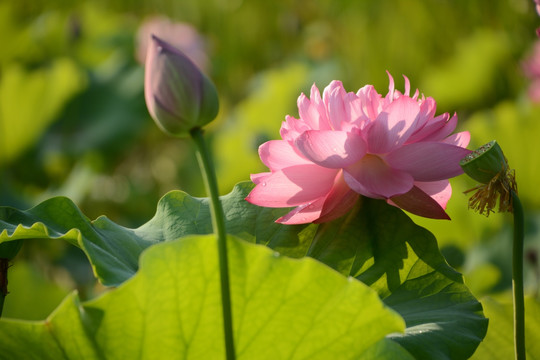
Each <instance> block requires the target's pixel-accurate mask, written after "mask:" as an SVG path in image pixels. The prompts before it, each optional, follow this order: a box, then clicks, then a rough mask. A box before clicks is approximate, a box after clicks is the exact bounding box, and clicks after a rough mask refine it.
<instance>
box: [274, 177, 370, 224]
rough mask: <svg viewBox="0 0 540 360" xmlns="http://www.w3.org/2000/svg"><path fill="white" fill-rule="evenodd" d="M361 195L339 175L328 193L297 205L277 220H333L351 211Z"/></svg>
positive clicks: (283, 222) (300, 222)
mask: <svg viewBox="0 0 540 360" xmlns="http://www.w3.org/2000/svg"><path fill="white" fill-rule="evenodd" d="M359 196H360V195H359V194H357V193H356V192H354V191H353V190H351V188H349V186H348V185H347V183H346V182H345V180H344V179H343V176H337V177H336V180H335V183H334V186H333V187H332V190H330V192H329V193H328V195H326V196H325V197H321V198H319V199H317V200H315V201H313V202H311V203H308V204H304V205H301V206H298V207H296V208H295V209H293V210H292V211H291V212H289V213H288V214H287V215H285V216H283V217H281V218H279V219H278V220H277V221H276V222H279V223H282V224H305V223H309V222H314V223H323V222H328V221H332V220H334V219H337V218H339V217H341V216H343V215H345V214H346V213H347V212H349V210H350V209H351V208H352V207H353V206H354V204H356V201H357V200H358V198H359Z"/></svg>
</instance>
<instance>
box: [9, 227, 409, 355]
mask: <svg viewBox="0 0 540 360" xmlns="http://www.w3.org/2000/svg"><path fill="white" fill-rule="evenodd" d="M216 249H217V246H216V241H215V238H214V237H213V236H204V237H186V238H183V239H181V240H178V241H171V242H168V243H165V244H161V245H159V246H155V247H152V248H151V249H149V250H148V251H146V252H145V253H144V255H143V256H142V258H141V270H140V272H138V273H137V274H136V275H135V276H134V277H133V278H132V279H130V280H129V281H128V282H126V283H124V284H123V285H121V286H120V287H119V288H117V289H114V290H111V291H110V292H109V293H107V294H105V295H103V296H102V297H100V298H98V299H96V300H93V301H89V302H86V303H83V304H80V303H79V301H78V299H77V296H76V295H75V294H73V295H71V296H69V297H67V298H66V300H65V301H64V302H63V304H62V305H61V306H60V307H59V308H58V309H57V310H56V311H55V312H54V313H53V314H52V315H51V316H50V317H49V318H48V319H47V320H45V321H43V322H31V323H29V322H25V323H22V322H17V321H13V320H2V321H1V322H0V333H1V336H0V344H1V347H2V352H1V353H0V358H2V359H10V358H21V356H23V357H26V358H41V359H58V358H59V357H60V358H67V359H101V358H103V357H104V356H106V358H108V359H125V358H143V359H151V358H163V359H165V358H166V359H213V358H219V357H220V356H222V354H223V351H224V344H223V328H222V323H221V320H220V319H221V302H220V299H219V296H220V295H219V294H220V290H219V276H218V274H219V271H218V264H217V259H218V256H217V251H216ZM229 254H230V259H231V262H230V265H231V284H232V288H231V293H232V300H233V306H234V308H233V314H234V319H233V321H234V322H233V323H234V332H235V334H234V336H235V340H236V352H237V356H238V359H254V358H257V359H278V358H290V359H306V358H309V359H328V358H341V359H357V358H366V357H365V356H364V355H363V354H365V353H366V352H372V351H375V350H372V347H374V346H375V347H376V348H377V349H376V351H381V352H383V353H384V352H385V351H384V348H385V347H387V346H389V347H390V348H392V347H393V346H394V345H391V344H388V343H382V344H381V343H379V341H380V340H382V338H383V337H384V336H385V335H386V334H389V333H393V332H401V331H403V328H404V323H403V320H402V319H401V318H400V317H399V316H398V315H397V314H395V313H394V312H393V311H391V310H389V309H388V308H387V307H385V306H384V305H383V304H382V302H381V301H380V299H379V298H378V296H377V294H376V293H375V292H374V291H373V290H371V289H369V288H368V287H367V286H365V285H363V284H362V283H361V282H358V281H356V280H350V279H346V278H344V277H342V276H340V275H339V274H337V273H336V272H334V271H332V270H331V269H329V268H328V267H326V266H324V265H322V264H320V263H318V262H317V261H314V260H312V259H309V258H304V259H301V260H293V259H289V258H285V257H281V256H277V255H276V254H275V253H274V252H273V251H271V250H270V249H268V248H266V247H263V246H257V245H251V244H247V243H245V242H243V241H241V240H237V239H234V238H231V239H229ZM360 304H361V306H360ZM381 347H382V349H381ZM21 349H24V353H21ZM392 351H393V350H392ZM402 353H403V352H402ZM404 358H405V359H406V358H407V357H404Z"/></svg>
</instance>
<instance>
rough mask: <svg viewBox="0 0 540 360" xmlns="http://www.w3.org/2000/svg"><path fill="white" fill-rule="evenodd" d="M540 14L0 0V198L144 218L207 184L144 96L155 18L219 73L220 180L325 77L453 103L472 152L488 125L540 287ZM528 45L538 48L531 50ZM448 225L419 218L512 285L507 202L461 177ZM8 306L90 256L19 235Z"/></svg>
mask: <svg viewBox="0 0 540 360" xmlns="http://www.w3.org/2000/svg"><path fill="white" fill-rule="evenodd" d="M537 27H540V17H539V16H538V14H537V13H536V11H535V8H534V4H533V1H532V0H500V1H493V0H475V1H471V0H408V1H393V0H378V1H358V0H341V1H336V0H319V1H311V0H280V1H256V0H201V1H188V0H185V1H182V0H181V1H178V0H159V1H142V0H131V1H127V0H124V1H104V0H103V1H98V0H96V1H88V2H82V1H79V2H77V1H65V0H57V1H45V0H17V1H15V0H13V1H1V2H0V44H2V50H1V51H0V205H2V206H6V205H8V206H15V207H18V208H21V209H26V208H29V207H32V206H34V205H36V204H37V203H39V202H41V201H43V200H45V199H47V198H49V197H52V196H68V197H70V198H71V199H72V200H73V201H74V202H75V203H76V204H77V205H78V206H79V207H80V208H81V210H82V211H83V212H84V213H85V214H86V215H87V216H88V217H89V218H90V219H95V218H96V217H98V216H100V215H102V214H105V215H106V216H108V217H109V218H111V219H112V220H113V221H115V222H117V223H119V224H121V225H123V226H128V227H138V226H140V225H141V224H143V223H145V222H146V221H148V220H149V219H150V218H151V217H152V216H153V214H154V212H155V208H156V204H157V201H158V200H159V198H160V197H161V196H163V195H164V194H165V193H166V192H168V191H170V190H175V189H180V190H183V191H186V192H188V193H190V194H191V195H193V196H205V194H204V189H203V186H202V180H201V177H200V175H199V170H198V167H197V163H196V159H195V156H194V153H193V147H192V146H191V144H190V142H189V140H178V139H172V138H169V137H167V136H166V135H164V134H162V133H161V132H160V131H159V130H158V129H157V127H156V126H155V125H154V123H153V121H152V120H151V118H150V117H149V115H148V113H147V111H146V107H145V103H144V95H143V78H144V68H143V65H142V61H144V60H143V58H144V39H145V36H146V37H147V36H148V33H149V31H155V32H162V36H164V37H168V39H169V41H171V42H173V43H176V44H177V45H178V46H179V47H181V48H182V49H183V50H184V51H185V52H186V53H187V54H188V55H189V56H191V57H192V59H193V60H194V61H196V62H197V63H198V64H199V65H200V66H201V67H202V68H203V69H204V71H205V72H206V73H207V74H208V75H209V76H210V77H211V78H212V79H213V80H214V82H215V84H216V86H217V88H218V91H219V95H220V105H221V108H220V114H219V116H218V119H217V120H216V121H215V122H214V123H212V124H211V125H210V126H209V129H208V134H209V136H210V140H211V144H212V147H213V150H214V153H215V157H216V161H217V171H218V178H219V182H220V192H221V193H222V194H226V193H228V192H230V191H231V189H232V188H233V186H234V184H236V183H237V182H239V181H245V180H249V174H250V173H254V172H260V171H264V170H265V168H264V166H263V165H262V164H261V162H260V160H259V158H258V155H257V147H258V146H259V145H260V144H261V143H262V142H264V141H267V140H269V139H275V138H278V137H279V127H280V124H281V122H282V121H283V120H284V117H285V115H287V114H290V115H293V116H296V115H297V109H296V99H297V97H298V96H299V95H300V93H301V92H309V88H310V87H311V85H312V84H313V83H316V84H317V85H318V86H319V88H320V89H321V90H322V88H324V87H325V86H326V85H327V84H328V83H329V82H330V81H331V80H332V79H339V80H342V81H343V83H344V85H345V88H346V89H348V90H349V91H356V90H358V89H359V88H360V87H362V86H364V85H366V84H373V85H374V86H375V87H376V88H377V89H378V91H379V92H380V93H383V94H386V92H387V88H388V77H387V74H386V71H387V70H388V71H389V72H390V73H391V74H392V75H393V76H394V78H395V80H396V87H397V88H398V89H403V79H402V77H401V75H402V74H404V75H406V76H407V77H408V78H409V79H410V81H411V85H412V88H413V89H415V88H418V89H420V92H421V93H424V94H425V95H426V96H432V97H433V98H434V99H435V100H436V101H437V105H438V110H437V114H440V113H442V112H451V113H454V112H457V114H458V117H459V119H460V125H459V127H460V130H465V129H466V130H469V131H470V132H471V133H472V143H471V145H470V148H471V149H473V148H476V147H478V146H480V145H482V144H484V143H486V142H488V141H490V140H493V139H496V140H498V142H499V143H500V144H501V146H502V148H503V150H504V152H505V154H506V156H507V158H508V160H509V162H510V166H511V167H512V168H514V169H515V170H516V177H517V181H518V187H519V193H520V197H521V199H522V202H523V204H524V206H525V211H526V216H527V219H526V223H527V235H526V245H525V252H526V264H525V272H526V286H527V293H528V295H529V296H531V297H537V296H538V294H539V291H538V288H539V285H538V284H539V281H540V267H539V264H538V252H539V251H540V234H539V233H538V232H539V228H540V191H538V186H539V185H538V183H539V181H540V166H539V163H540V146H539V142H540V140H539V137H540V104H539V103H538V101H539V100H540V96H539V92H538V91H537V90H536V89H537V88H538V87H539V86H538V85H537V80H538V79H540V51H538V52H537V54H536V55H535V51H534V49H535V44H536V43H537V42H538V37H537V36H536V28H537ZM535 56H536V57H535ZM452 184H453V188H454V195H453V198H452V199H451V201H450V203H449V208H448V213H449V215H450V216H451V218H452V221H432V220H426V219H420V218H417V217H413V219H414V221H416V222H417V223H419V224H420V225H422V226H424V227H426V228H428V229H429V230H430V231H432V232H433V233H434V234H435V235H436V236H437V238H438V240H439V244H440V247H441V249H442V251H443V254H444V255H445V256H446V257H447V259H448V262H449V263H450V264H451V265H453V266H454V267H456V268H457V269H458V270H459V271H461V272H462V273H463V274H464V276H465V281H466V283H467V284H468V285H469V287H470V288H471V290H472V291H473V293H474V294H475V295H477V296H478V297H479V298H484V297H485V296H490V297H499V298H504V297H506V296H508V295H507V294H508V290H509V289H510V286H511V269H510V264H511V259H510V253H511V224H512V218H511V215H509V214H491V215H490V216H489V217H488V218H486V217H485V216H482V215H478V214H475V213H473V212H472V211H469V210H468V209H467V200H468V199H467V196H466V195H464V194H463V191H465V190H467V189H469V188H472V187H474V186H475V185H476V184H475V183H474V182H473V181H472V180H469V179H467V178H466V177H465V176H460V177H458V178H456V179H453V180H452ZM9 281H10V291H11V294H10V295H9V297H8V298H7V300H6V308H5V316H8V317H17V318H23V319H43V318H45V317H46V316H47V315H48V314H49V313H50V312H51V311H52V310H53V309H54V308H55V307H56V306H57V305H58V304H59V302H60V301H61V299H62V298H63V297H64V296H65V295H66V294H67V293H68V292H69V291H71V290H72V289H78V291H79V292H80V293H81V296H82V297H83V298H86V299H87V298H92V297H94V296H96V294H98V293H99V292H100V291H102V290H103V289H102V288H100V286H99V284H96V282H95V280H94V278H93V276H92V272H91V269H90V267H89V265H88V263H87V261H86V260H85V258H84V256H83V255H82V253H81V252H80V251H79V250H78V249H76V248H73V247H70V246H68V245H66V244H65V243H64V242H62V241H58V242H54V241H37V240H36V241H27V242H26V244H25V246H24V247H23V250H22V251H21V253H20V254H19V255H18V257H17V258H16V259H15V261H14V266H13V267H12V268H11V269H10V279H9Z"/></svg>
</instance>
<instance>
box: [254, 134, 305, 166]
mask: <svg viewBox="0 0 540 360" xmlns="http://www.w3.org/2000/svg"><path fill="white" fill-rule="evenodd" d="M259 156H260V157H261V161H262V162H263V163H264V165H266V166H267V167H268V168H269V169H270V170H272V171H277V170H280V169H283V168H286V167H290V166H294V165H301V164H310V163H311V162H310V161H309V160H307V159H305V158H303V157H302V156H300V155H299V154H298V153H297V152H296V151H295V149H294V148H293V147H292V146H291V144H290V143H289V142H287V141H285V140H270V141H267V142H265V143H264V144H262V145H261V146H260V147H259Z"/></svg>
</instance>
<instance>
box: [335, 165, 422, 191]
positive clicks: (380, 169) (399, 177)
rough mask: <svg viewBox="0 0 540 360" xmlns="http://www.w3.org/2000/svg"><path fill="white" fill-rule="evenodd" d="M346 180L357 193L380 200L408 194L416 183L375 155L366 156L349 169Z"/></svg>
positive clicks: (345, 173)
mask: <svg viewBox="0 0 540 360" xmlns="http://www.w3.org/2000/svg"><path fill="white" fill-rule="evenodd" d="M344 178H345V181H346V182H347V184H348V185H349V186H350V187H351V188H352V189H353V190H354V191H356V192H357V193H359V194H362V195H364V196H368V197H372V198H379V199H380V198H389V197H391V196H394V195H399V194H404V193H406V192H407V191H409V190H410V189H411V187H412V186H413V181H414V180H413V177H412V176H411V175H409V174H407V173H405V172H403V171H399V170H396V169H392V168H391V167H390V166H388V164H386V163H385V162H384V161H383V160H382V159H381V158H379V157H378V156H375V155H366V156H364V157H363V158H362V160H360V161H358V162H357V163H355V164H353V165H351V166H349V167H347V168H346V169H345V172H344Z"/></svg>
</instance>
